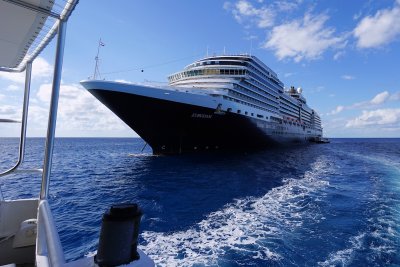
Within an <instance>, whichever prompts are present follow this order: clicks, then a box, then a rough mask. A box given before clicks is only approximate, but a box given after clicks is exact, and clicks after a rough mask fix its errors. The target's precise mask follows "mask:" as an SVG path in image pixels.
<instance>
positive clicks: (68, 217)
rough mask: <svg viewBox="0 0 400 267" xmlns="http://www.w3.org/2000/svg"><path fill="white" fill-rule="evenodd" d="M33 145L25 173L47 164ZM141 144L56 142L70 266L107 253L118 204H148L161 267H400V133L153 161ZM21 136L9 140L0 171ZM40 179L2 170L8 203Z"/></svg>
mask: <svg viewBox="0 0 400 267" xmlns="http://www.w3.org/2000/svg"><path fill="white" fill-rule="evenodd" d="M43 146H44V139H37V138H32V139H28V141H27V149H26V160H25V163H24V166H23V167H24V168H38V167H41V166H42V162H43ZM143 146H144V142H143V141H142V140H141V139H128V138H127V139H114V138H103V139H95V138H92V139H90V138H89V139H84V138H65V139H64V138H59V139H57V140H56V143H55V149H54V158H53V168H52V178H51V185H50V203H51V207H52V210H53V215H54V217H55V220H56V225H57V228H58V230H59V233H60V238H61V241H62V244H63V248H64V251H65V253H66V258H67V260H68V261H70V260H73V259H77V258H80V257H83V256H85V255H88V254H91V253H93V252H94V251H96V249H97V242H98V236H99V229H100V223H101V216H102V214H103V213H104V212H105V210H106V209H107V208H108V207H109V206H110V205H112V204H114V203H124V202H137V203H139V205H140V206H141V207H142V208H143V211H144V216H143V218H142V224H141V235H140V245H139V247H140V248H141V249H143V250H144V251H145V252H146V253H147V254H148V255H149V256H150V257H151V258H153V259H154V261H155V262H156V264H157V266H168V267H169V266H400V139H332V142H331V143H330V144H323V145H315V144H314V145H307V146H296V147H292V148H282V149H274V150H268V151H263V152H257V153H247V154H243V153H238V154H224V153H217V154H198V155H180V156H168V157H163V156H153V155H152V154H151V150H150V149H149V148H146V149H145V150H144V151H143V152H141V150H142V148H143ZM17 148H18V140H17V139H10V138H3V139H0V153H1V157H0V168H1V169H3V170H4V169H6V167H7V166H10V165H11V164H12V163H13V162H14V161H15V160H16V152H17ZM40 178H41V177H40V175H38V174H35V173H30V174H26V173H16V174H13V175H10V176H6V177H1V178H0V185H1V189H2V192H3V195H4V197H5V198H6V199H10V198H16V197H17V198H28V197H36V196H38V194H39V190H40Z"/></svg>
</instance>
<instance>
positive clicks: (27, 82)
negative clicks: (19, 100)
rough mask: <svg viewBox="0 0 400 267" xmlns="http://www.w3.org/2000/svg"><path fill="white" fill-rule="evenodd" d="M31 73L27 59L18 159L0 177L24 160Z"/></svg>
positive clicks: (30, 63) (12, 170)
mask: <svg viewBox="0 0 400 267" xmlns="http://www.w3.org/2000/svg"><path fill="white" fill-rule="evenodd" d="M31 75H32V61H29V62H28V63H27V64H26V69H25V91H24V104H23V107H22V120H21V122H22V124H21V134H20V139H19V153H18V161H17V163H16V164H15V165H14V166H13V167H12V168H11V169H8V170H6V171H4V172H2V173H0V177H1V176H4V175H8V174H10V173H12V172H14V171H15V170H16V169H17V168H18V167H19V166H20V165H21V163H22V162H23V161H24V155H25V141H26V127H27V121H28V107H29V93H30V88H31Z"/></svg>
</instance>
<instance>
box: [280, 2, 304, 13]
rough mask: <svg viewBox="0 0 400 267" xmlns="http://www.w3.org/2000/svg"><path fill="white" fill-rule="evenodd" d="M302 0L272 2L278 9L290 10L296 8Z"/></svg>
mask: <svg viewBox="0 0 400 267" xmlns="http://www.w3.org/2000/svg"><path fill="white" fill-rule="evenodd" d="M302 2H303V1H302V0H297V1H287V0H278V1H275V2H274V5H275V6H276V8H277V9H278V10H279V11H285V12H288V11H292V10H294V9H296V8H297V7H298V6H299V5H300V4H301V3H302Z"/></svg>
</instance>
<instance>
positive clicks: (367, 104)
mask: <svg viewBox="0 0 400 267" xmlns="http://www.w3.org/2000/svg"><path fill="white" fill-rule="evenodd" d="M398 100H400V92H396V93H393V94H392V95H391V94H390V93H389V92H388V91H383V92H381V93H379V94H377V95H376V96H374V97H373V98H372V99H371V100H369V101H364V102H358V103H355V104H352V105H349V106H337V107H336V108H335V109H334V110H332V111H331V112H329V113H327V114H326V115H336V114H338V113H340V112H342V111H343V110H350V109H363V108H366V109H368V108H373V107H376V106H379V105H383V104H385V103H386V102H387V101H398Z"/></svg>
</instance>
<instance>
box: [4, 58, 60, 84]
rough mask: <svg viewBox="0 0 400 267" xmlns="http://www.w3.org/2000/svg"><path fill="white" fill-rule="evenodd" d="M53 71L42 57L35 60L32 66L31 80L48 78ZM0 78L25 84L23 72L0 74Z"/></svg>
mask: <svg viewBox="0 0 400 267" xmlns="http://www.w3.org/2000/svg"><path fill="white" fill-rule="evenodd" d="M52 71H53V68H52V66H51V65H50V64H49V63H48V62H47V61H46V60H45V59H44V58H42V57H38V58H36V60H35V61H34V62H33V65H32V79H41V78H48V77H50V76H51V74H52ZM0 78H2V79H5V80H9V81H12V82H15V83H24V82H25V72H21V73H11V72H0Z"/></svg>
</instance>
